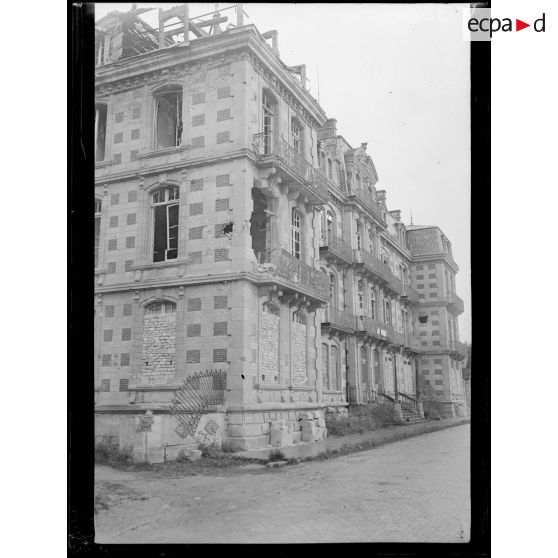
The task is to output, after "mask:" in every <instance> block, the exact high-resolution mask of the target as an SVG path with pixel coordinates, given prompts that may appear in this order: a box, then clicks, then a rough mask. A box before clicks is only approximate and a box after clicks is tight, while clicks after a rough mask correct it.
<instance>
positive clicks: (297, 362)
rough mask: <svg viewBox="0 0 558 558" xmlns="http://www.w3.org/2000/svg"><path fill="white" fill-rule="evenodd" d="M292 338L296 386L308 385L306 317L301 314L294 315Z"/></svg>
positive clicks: (293, 369) (293, 371)
mask: <svg viewBox="0 0 558 558" xmlns="http://www.w3.org/2000/svg"><path fill="white" fill-rule="evenodd" d="M291 326H292V336H291V358H292V373H293V383H294V385H306V384H307V383H308V366H307V356H306V315H305V314H303V313H301V312H295V313H294V314H293V322H292V324H291Z"/></svg>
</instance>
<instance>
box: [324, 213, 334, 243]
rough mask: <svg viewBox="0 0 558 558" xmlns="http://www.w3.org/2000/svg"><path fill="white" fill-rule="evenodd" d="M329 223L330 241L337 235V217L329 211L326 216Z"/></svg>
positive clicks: (328, 235) (328, 233)
mask: <svg viewBox="0 0 558 558" xmlns="http://www.w3.org/2000/svg"><path fill="white" fill-rule="evenodd" d="M326 221H327V238H328V240H329V239H330V238H331V236H332V235H334V234H335V216H334V214H333V212H331V211H328V212H327V215H326Z"/></svg>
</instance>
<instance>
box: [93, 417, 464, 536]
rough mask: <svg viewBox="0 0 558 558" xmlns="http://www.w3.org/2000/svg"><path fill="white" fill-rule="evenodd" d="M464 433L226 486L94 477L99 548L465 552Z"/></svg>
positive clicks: (101, 470)
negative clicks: (425, 545) (367, 545)
mask: <svg viewBox="0 0 558 558" xmlns="http://www.w3.org/2000/svg"><path fill="white" fill-rule="evenodd" d="M469 436H470V427H469V425H468V424H467V425H462V426H457V427H454V428H449V429H447V430H442V431H439V432H433V433H430V434H424V435H422V436H417V437H415V438H411V439H408V440H403V441H401V442H396V443H393V444H388V445H385V446H382V447H379V448H376V449H373V450H369V451H363V452H360V453H355V454H351V455H347V456H343V457H337V458H333V459H329V460H326V461H315V462H308V463H301V464H298V465H292V466H287V467H283V468H280V469H273V470H269V469H261V468H253V467H254V466H248V467H247V468H242V469H236V470H234V471H229V470H227V471H224V472H223V474H222V476H202V475H198V476H188V477H183V478H172V479H169V478H166V479H161V478H154V476H153V475H150V474H149V473H122V472H119V471H115V470H113V469H109V468H107V467H98V468H97V472H96V487H97V493H98V494H103V495H104V496H105V501H106V502H107V509H103V510H101V511H100V512H99V513H98V514H97V516H96V539H95V540H96V542H98V543H155V542H157V543H202V542H203V543H297V542H301V543H305V542H307V543H310V542H356V541H373V542H384V541H385V542H388V541H399V542H414V541H421V542H467V541H468V539H469V529H470V499H469V483H470V478H469V451H470V444H469Z"/></svg>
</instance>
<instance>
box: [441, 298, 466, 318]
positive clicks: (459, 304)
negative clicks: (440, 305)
mask: <svg viewBox="0 0 558 558" xmlns="http://www.w3.org/2000/svg"><path fill="white" fill-rule="evenodd" d="M445 299H446V302H447V303H448V304H449V305H450V306H453V308H454V309H455V310H456V311H457V312H459V313H460V314H461V313H463V309H464V308H463V299H462V298H460V297H459V296H457V295H456V294H455V293H448V294H447V295H446V296H445Z"/></svg>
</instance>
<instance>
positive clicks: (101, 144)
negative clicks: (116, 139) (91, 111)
mask: <svg viewBox="0 0 558 558" xmlns="http://www.w3.org/2000/svg"><path fill="white" fill-rule="evenodd" d="M106 132H107V106H106V105H103V104H101V103H99V104H97V105H95V161H104V159H105V140H106Z"/></svg>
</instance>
